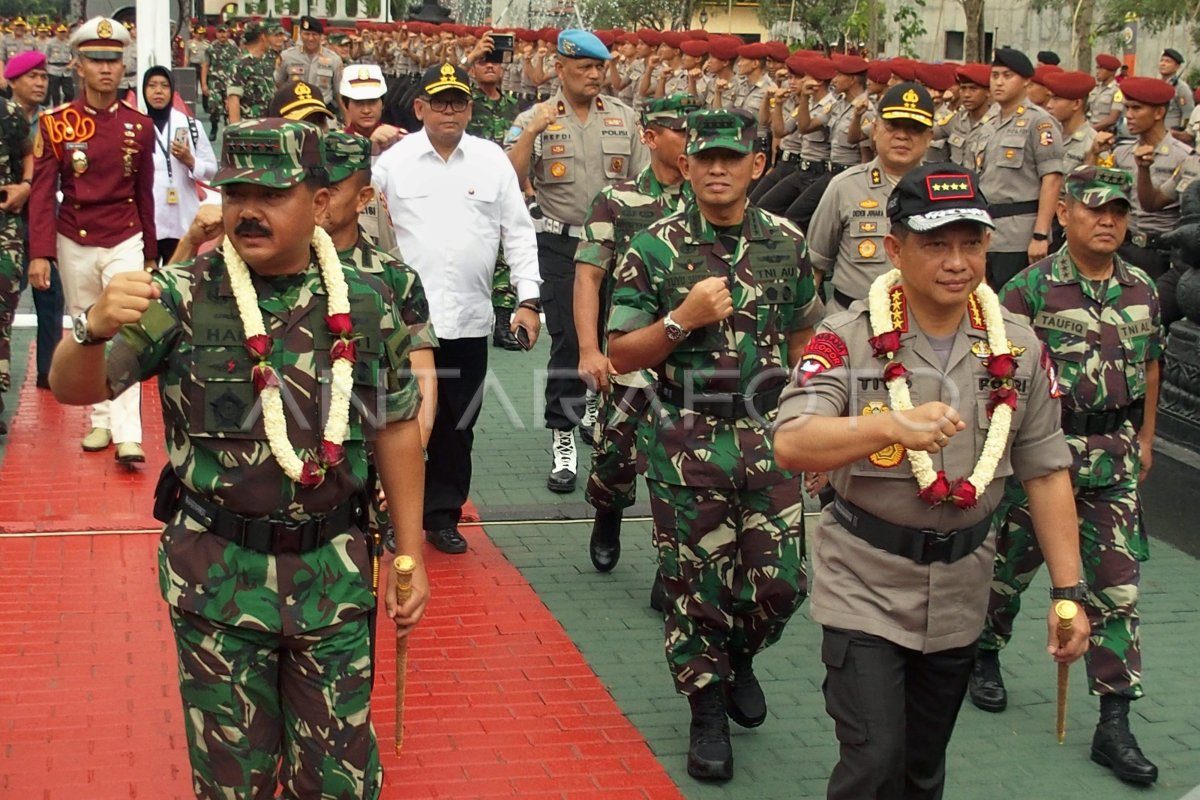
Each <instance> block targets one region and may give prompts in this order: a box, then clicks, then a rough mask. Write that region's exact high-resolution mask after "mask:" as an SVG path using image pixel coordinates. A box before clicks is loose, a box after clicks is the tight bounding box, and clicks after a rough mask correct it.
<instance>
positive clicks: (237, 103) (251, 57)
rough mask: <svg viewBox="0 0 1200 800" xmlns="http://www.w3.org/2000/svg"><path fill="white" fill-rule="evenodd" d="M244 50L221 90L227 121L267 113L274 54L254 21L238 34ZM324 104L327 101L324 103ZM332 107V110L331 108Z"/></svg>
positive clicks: (252, 117)
mask: <svg viewBox="0 0 1200 800" xmlns="http://www.w3.org/2000/svg"><path fill="white" fill-rule="evenodd" d="M242 43H243V45H244V50H245V52H244V53H242V55H241V57H240V58H239V59H238V60H237V63H236V64H234V67H233V71H232V72H231V73H230V75H229V87H228V88H227V89H226V90H225V94H226V101H225V102H226V109H227V111H228V113H229V122H230V124H232V123H234V122H241V121H242V120H243V119H248V120H249V119H261V118H262V117H265V116H266V115H267V104H269V103H270V102H271V97H272V96H274V94H275V79H274V78H273V77H272V74H273V72H274V69H275V56H273V55H272V54H271V51H270V49H269V48H268V47H267V37H266V36H265V35H264V33H263V29H262V27H261V26H259V25H258V24H257V23H252V24H250V25H247V26H246V30H245V31H244V32H243V33H242ZM326 107H329V104H328V103H326ZM331 110H332V109H331Z"/></svg>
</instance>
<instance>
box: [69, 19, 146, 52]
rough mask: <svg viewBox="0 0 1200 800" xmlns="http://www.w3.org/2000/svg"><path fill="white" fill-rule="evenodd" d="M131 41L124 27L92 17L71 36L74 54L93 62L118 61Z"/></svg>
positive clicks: (109, 20)
mask: <svg viewBox="0 0 1200 800" xmlns="http://www.w3.org/2000/svg"><path fill="white" fill-rule="evenodd" d="M131 41H133V40H132V39H130V38H129V31H127V30H125V26H124V25H122V24H121V23H119V22H117V21H116V20H115V19H110V18H108V17H92V18H91V19H89V20H88V21H87V22H85V23H83V24H82V25H80V26H79V28H78V29H77V30H76V31H75V33H74V34H73V35H72V36H71V39H70V44H71V47H73V48H74V49H75V52H77V53H79V55H81V56H84V57H85V58H90V59H92V60H93V61H119V60H120V59H121V58H122V57H123V56H124V54H125V45H127V44H129V43H130V42H131Z"/></svg>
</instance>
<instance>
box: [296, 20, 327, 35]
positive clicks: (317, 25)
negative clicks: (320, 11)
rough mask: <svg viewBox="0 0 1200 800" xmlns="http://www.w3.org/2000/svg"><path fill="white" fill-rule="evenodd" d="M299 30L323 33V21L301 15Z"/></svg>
mask: <svg viewBox="0 0 1200 800" xmlns="http://www.w3.org/2000/svg"><path fill="white" fill-rule="evenodd" d="M300 30H302V31H308V32H309V33H324V32H325V23H323V22H321V20H319V19H317V18H316V17H301V18H300Z"/></svg>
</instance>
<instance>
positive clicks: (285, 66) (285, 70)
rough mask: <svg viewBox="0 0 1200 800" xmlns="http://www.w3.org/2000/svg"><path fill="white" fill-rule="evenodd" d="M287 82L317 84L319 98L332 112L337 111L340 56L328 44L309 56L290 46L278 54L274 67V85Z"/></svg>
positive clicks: (340, 75) (340, 76) (340, 74)
mask: <svg viewBox="0 0 1200 800" xmlns="http://www.w3.org/2000/svg"><path fill="white" fill-rule="evenodd" d="M285 80H287V81H304V82H305V83H308V84H310V85H311V86H314V87H316V89H317V91H319V92H320V93H321V99H322V100H324V101H325V105H327V106H329V108H330V110H331V111H336V110H337V103H336V101H337V87H338V86H339V85H340V84H341V82H342V57H341V56H339V55H338V54H337V53H335V52H333V51H332V50H330V49H329V48H327V47H322V48H321V49H320V50H319V51H318V52H317V53H316V55H311V56H310V55H309V54H308V53H305V52H304V49H303V48H301V47H298V46H297V47H289V48H288V49H287V50H284V51H283V55H281V56H280V57H279V66H277V67H276V68H275V83H276V85H278V84H281V83H283V82H284V81H285Z"/></svg>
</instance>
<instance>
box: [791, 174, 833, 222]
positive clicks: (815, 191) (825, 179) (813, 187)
mask: <svg viewBox="0 0 1200 800" xmlns="http://www.w3.org/2000/svg"><path fill="white" fill-rule="evenodd" d="M831 180H833V175H832V174H831V173H828V172H826V173H825V174H824V175H822V176H820V177H819V178H817V179H816V180H814V181H812V182H811V183H809V184H808V186H806V187H805V188H804V191H803V192H801V193H800V196H799V197H797V198H796V199H795V200H794V201H793V202H792V204H791V205H790V206H788V207H787V210H786V211H785V212H784V214H783V215H784V216H785V217H787V218H788V219H790V220H791V221H792V222H794V223H796V224H797V225H799V226H800V229H801V230H803V231H807V230H808V225H809V223H810V222H812V218H813V214H815V213H817V206H818V205H819V204H820V202H821V198H822V197H823V196H824V195H825V190H826V189H827V188H829V182H830V181H831Z"/></svg>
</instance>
